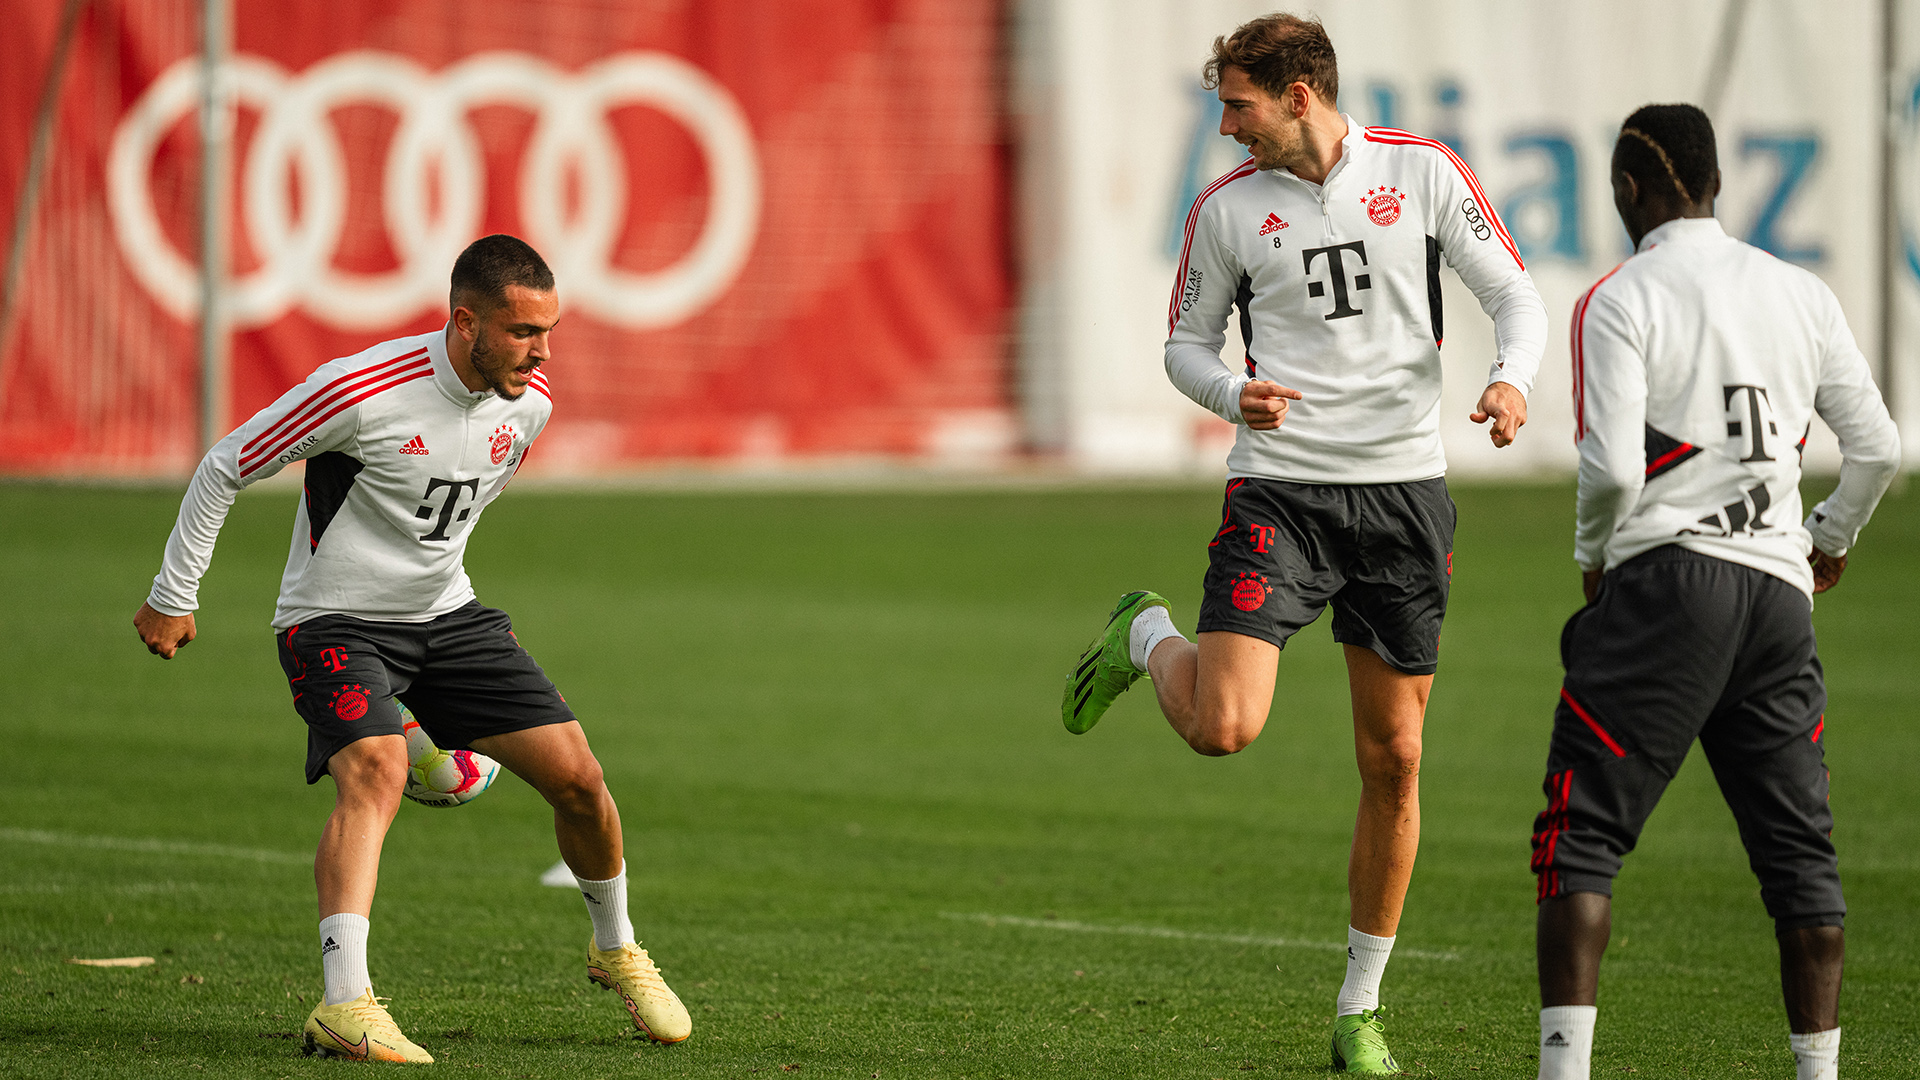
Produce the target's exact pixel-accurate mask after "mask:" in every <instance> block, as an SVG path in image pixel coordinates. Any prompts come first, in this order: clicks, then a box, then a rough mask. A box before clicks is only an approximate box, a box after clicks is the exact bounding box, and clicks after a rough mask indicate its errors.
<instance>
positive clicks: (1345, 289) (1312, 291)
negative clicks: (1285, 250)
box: [1300, 240, 1373, 319]
mask: <svg viewBox="0 0 1920 1080" xmlns="http://www.w3.org/2000/svg"><path fill="white" fill-rule="evenodd" d="M1342 253H1350V254H1352V255H1353V257H1354V258H1356V259H1359V260H1360V265H1361V266H1365V265H1367V245H1366V244H1365V243H1364V242H1363V241H1359V240H1355V241H1353V242H1352V243H1350V244H1335V245H1334V246H1332V247H1321V248H1308V249H1307V250H1305V251H1302V252H1301V253H1300V261H1301V263H1302V269H1304V270H1305V271H1306V272H1307V273H1309V274H1311V273H1313V260H1314V259H1316V258H1319V257H1320V256H1323V255H1324V256H1326V259H1327V280H1326V281H1309V282H1307V295H1308V296H1325V295H1327V284H1328V283H1329V282H1331V283H1332V284H1333V311H1332V312H1330V313H1329V314H1327V315H1326V316H1325V318H1328V319H1347V318H1352V317H1353V316H1355V315H1359V314H1362V312H1361V310H1360V309H1359V308H1357V307H1354V306H1353V305H1352V304H1351V303H1349V302H1348V296H1349V295H1351V292H1358V291H1360V290H1361V289H1371V288H1373V275H1371V274H1355V275H1354V276H1353V281H1352V283H1351V284H1349V283H1348V281H1347V266H1346V262H1345V261H1344V260H1343V259H1342V257H1341V256H1342Z"/></svg>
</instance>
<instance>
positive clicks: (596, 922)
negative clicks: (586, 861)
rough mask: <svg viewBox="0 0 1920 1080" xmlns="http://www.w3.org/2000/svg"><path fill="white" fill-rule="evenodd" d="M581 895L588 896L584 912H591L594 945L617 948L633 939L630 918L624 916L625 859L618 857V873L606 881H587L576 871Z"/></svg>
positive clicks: (596, 946) (625, 910) (601, 947)
mask: <svg viewBox="0 0 1920 1080" xmlns="http://www.w3.org/2000/svg"><path fill="white" fill-rule="evenodd" d="M573 880H574V881H576V882H578V883H579V884H580V895H581V896H584V897H586V898H587V914H589V915H591V916H593V945H594V948H597V949H617V948H619V947H620V946H622V945H626V944H629V943H631V942H632V941H633V922H632V920H630V919H628V918H627V861H626V860H625V859H622V860H620V874H619V876H617V877H613V878H610V879H608V880H606V881H588V880H587V879H586V878H583V877H581V876H580V875H579V874H575V875H573Z"/></svg>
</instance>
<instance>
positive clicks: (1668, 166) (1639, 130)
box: [1613, 105, 1720, 202]
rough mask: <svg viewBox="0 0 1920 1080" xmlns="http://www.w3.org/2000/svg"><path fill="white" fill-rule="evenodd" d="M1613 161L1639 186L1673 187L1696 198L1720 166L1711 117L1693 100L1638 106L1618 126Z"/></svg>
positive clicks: (1704, 192)
mask: <svg viewBox="0 0 1920 1080" xmlns="http://www.w3.org/2000/svg"><path fill="white" fill-rule="evenodd" d="M1613 165H1614V168H1617V169H1619V170H1621V171H1622V172H1625V173H1626V174H1627V175H1628V176H1631V177H1633V179H1634V181H1635V182H1637V183H1638V184H1639V185H1640V190H1642V191H1673V192H1675V193H1676V194H1684V195H1685V196H1686V198H1687V200H1688V201H1691V202H1699V201H1701V200H1702V199H1705V198H1706V197H1707V195H1708V193H1709V190H1710V189H1711V188H1712V186H1713V174H1714V173H1716V172H1718V171H1720V154H1719V151H1718V150H1717V149H1716V148H1715V146H1714V140H1713V121H1711V120H1709V119H1707V114H1706V113H1704V112H1701V111H1700V110H1699V109H1698V108H1697V107H1695V106H1692V105H1642V106H1641V107H1640V108H1638V109H1635V110H1634V111H1633V115H1632V116H1629V117H1627V122H1626V123H1625V124H1622V125H1621V126H1620V138H1619V140H1618V141H1617V142H1615V143H1614V144H1613Z"/></svg>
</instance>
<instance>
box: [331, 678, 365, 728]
mask: <svg viewBox="0 0 1920 1080" xmlns="http://www.w3.org/2000/svg"><path fill="white" fill-rule="evenodd" d="M333 715H335V716H337V717H339V718H340V719H342V720H345V721H346V722H347V723H349V724H351V723H353V722H354V721H355V720H358V719H360V718H361V717H363V716H365V715H367V688H366V687H364V686H361V685H360V684H358V683H355V684H354V685H352V686H343V687H341V688H340V689H338V690H335V691H334V692H333Z"/></svg>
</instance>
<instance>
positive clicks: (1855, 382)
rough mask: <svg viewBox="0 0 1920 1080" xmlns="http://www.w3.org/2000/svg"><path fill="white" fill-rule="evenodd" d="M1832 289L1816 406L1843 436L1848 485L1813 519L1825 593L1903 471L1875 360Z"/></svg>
mask: <svg viewBox="0 0 1920 1080" xmlns="http://www.w3.org/2000/svg"><path fill="white" fill-rule="evenodd" d="M1822 291H1823V292H1825V298H1824V299H1825V303H1824V305H1823V306H1824V307H1825V308H1826V315H1827V321H1828V331H1827V348H1826V352H1825V354H1824V355H1823V356H1822V357H1821V361H1820V384H1819V386H1818V387H1817V388H1816V389H1815V391H1814V398H1813V409H1814V411H1815V412H1817V413H1819V414H1820V419H1821V420H1823V421H1825V422H1826V424H1827V426H1828V427H1829V428H1832V429H1833V433H1834V434H1835V435H1837V436H1839V438H1840V482H1839V483H1838V484H1837V485H1835V487H1834V489H1833V494H1831V495H1828V496H1827V497H1826V499H1825V500H1824V501H1822V502H1821V503H1820V504H1819V505H1818V506H1815V507H1814V508H1813V512H1812V513H1811V514H1808V515H1807V521H1806V527H1807V531H1808V532H1809V533H1811V534H1812V535H1813V547H1814V553H1813V558H1812V560H1811V561H1812V562H1813V566H1814V591H1815V592H1825V591H1826V590H1828V589H1830V588H1832V587H1833V586H1834V585H1835V584H1837V583H1838V582H1839V580H1840V574H1841V572H1842V571H1843V570H1845V569H1846V565H1847V551H1848V550H1849V549H1850V548H1852V547H1853V545H1854V542H1855V541H1856V540H1858V539H1859V538H1860V530H1861V528H1862V527H1863V526H1865V525H1866V523H1867V519H1868V518H1870V517H1872V516H1873V510H1874V507H1876V506H1878V505H1879V504H1880V496H1882V495H1884V494H1886V490H1887V485H1888V484H1891V483H1892V482H1893V477H1894V474H1895V473H1897V472H1899V470H1900V430H1899V428H1897V427H1895V426H1894V423H1893V417H1892V416H1890V415H1888V413H1887V405H1886V402H1885V401H1884V400H1882V399H1881V397H1880V389H1879V387H1877V386H1875V385H1874V382H1873V373H1872V371H1870V370H1869V369H1868V367H1867V358H1866V357H1865V356H1863V355H1861V353H1860V347H1859V345H1857V344H1855V342H1854V340H1853V332H1852V331H1851V330H1849V329H1847V321H1846V317H1845V316H1844V315H1843V314H1842V313H1841V311H1840V302H1839V300H1837V299H1835V298H1834V296H1833V294H1832V293H1831V292H1827V291H1826V290H1825V289H1824V287H1823V288H1822Z"/></svg>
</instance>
